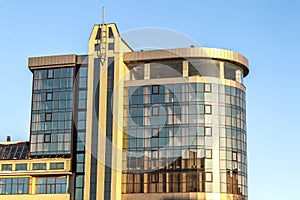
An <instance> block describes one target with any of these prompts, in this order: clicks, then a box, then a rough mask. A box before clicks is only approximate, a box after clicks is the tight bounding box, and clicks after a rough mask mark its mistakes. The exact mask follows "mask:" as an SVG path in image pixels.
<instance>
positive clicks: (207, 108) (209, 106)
mask: <svg viewBox="0 0 300 200" xmlns="http://www.w3.org/2000/svg"><path fill="white" fill-rule="evenodd" d="M204 113H205V114H211V105H205V106H204Z"/></svg>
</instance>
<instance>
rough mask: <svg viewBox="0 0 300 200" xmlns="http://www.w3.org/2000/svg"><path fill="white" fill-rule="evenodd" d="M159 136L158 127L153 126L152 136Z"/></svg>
mask: <svg viewBox="0 0 300 200" xmlns="http://www.w3.org/2000/svg"><path fill="white" fill-rule="evenodd" d="M158 137H159V129H158V128H153V129H152V138H158Z"/></svg>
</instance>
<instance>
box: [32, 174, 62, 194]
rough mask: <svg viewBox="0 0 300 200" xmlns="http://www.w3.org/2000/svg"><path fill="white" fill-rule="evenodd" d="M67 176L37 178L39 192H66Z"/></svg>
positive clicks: (37, 191) (37, 190)
mask: <svg viewBox="0 0 300 200" xmlns="http://www.w3.org/2000/svg"><path fill="white" fill-rule="evenodd" d="M66 192H67V178H66V177H59V178H58V177H46V178H37V181H36V193H37V194H66Z"/></svg>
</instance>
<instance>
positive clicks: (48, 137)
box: [44, 134, 51, 143]
mask: <svg viewBox="0 0 300 200" xmlns="http://www.w3.org/2000/svg"><path fill="white" fill-rule="evenodd" d="M44 142H45V143H50V142H51V134H45V136H44Z"/></svg>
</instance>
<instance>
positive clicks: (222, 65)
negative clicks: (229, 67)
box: [220, 62, 225, 78]
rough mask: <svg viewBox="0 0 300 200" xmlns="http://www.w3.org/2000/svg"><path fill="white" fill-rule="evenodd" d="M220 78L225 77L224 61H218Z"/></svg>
mask: <svg viewBox="0 0 300 200" xmlns="http://www.w3.org/2000/svg"><path fill="white" fill-rule="evenodd" d="M220 78H225V75H224V62H220Z"/></svg>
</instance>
